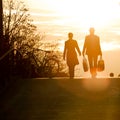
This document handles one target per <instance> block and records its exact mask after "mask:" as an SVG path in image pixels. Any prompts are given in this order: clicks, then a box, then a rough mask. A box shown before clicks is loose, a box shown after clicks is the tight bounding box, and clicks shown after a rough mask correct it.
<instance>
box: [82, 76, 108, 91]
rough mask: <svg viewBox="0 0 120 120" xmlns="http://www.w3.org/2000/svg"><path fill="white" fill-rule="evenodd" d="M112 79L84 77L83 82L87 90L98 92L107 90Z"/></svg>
mask: <svg viewBox="0 0 120 120" xmlns="http://www.w3.org/2000/svg"><path fill="white" fill-rule="evenodd" d="M109 84H110V81H109V80H108V79H107V78H106V79H101V78H91V79H84V80H83V82H82V85H83V87H84V88H85V89H86V90H87V91H92V92H98V91H103V90H106V89H107V88H108V87H109Z"/></svg>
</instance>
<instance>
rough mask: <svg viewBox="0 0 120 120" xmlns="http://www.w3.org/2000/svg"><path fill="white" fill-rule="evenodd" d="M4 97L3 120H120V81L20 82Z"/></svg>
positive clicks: (0, 107) (0, 111)
mask: <svg viewBox="0 0 120 120" xmlns="http://www.w3.org/2000/svg"><path fill="white" fill-rule="evenodd" d="M0 97H1V98H0V120H120V78H119V79H118V78H112V79H111V78H109V79H107V78H106V79H105V78H99V79H74V80H70V79H68V78H56V79H55V78H54V79H25V80H18V82H17V83H16V84H14V85H13V86H12V87H11V88H9V89H8V91H6V92H4V94H1V96H0Z"/></svg>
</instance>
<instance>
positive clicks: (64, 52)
mask: <svg viewBox="0 0 120 120" xmlns="http://www.w3.org/2000/svg"><path fill="white" fill-rule="evenodd" d="M65 54H66V42H65V45H64V51H63V60H65Z"/></svg>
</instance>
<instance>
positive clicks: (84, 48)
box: [82, 38, 86, 56]
mask: <svg viewBox="0 0 120 120" xmlns="http://www.w3.org/2000/svg"><path fill="white" fill-rule="evenodd" d="M85 51H86V38H85V41H84V45H83V51H82V55H83V56H84V54H85Z"/></svg>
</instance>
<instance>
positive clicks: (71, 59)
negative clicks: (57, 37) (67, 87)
mask: <svg viewBox="0 0 120 120" xmlns="http://www.w3.org/2000/svg"><path fill="white" fill-rule="evenodd" d="M89 32H90V34H89V35H87V36H86V37H85V41H84V45H83V51H82V55H83V56H85V55H87V56H88V61H89V67H90V73H91V76H92V77H96V75H97V62H98V56H99V55H100V56H101V57H102V52H101V47H100V39H99V37H98V36H97V35H95V34H94V32H95V30H94V28H90V29H89ZM77 53H78V54H79V56H81V51H80V48H79V46H78V43H77V41H76V40H74V39H73V33H68V40H67V41H65V46H64V52H63V59H64V60H66V61H67V65H68V68H69V75H70V78H73V77H74V69H75V66H76V65H78V64H79V60H78V57H77Z"/></svg>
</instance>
